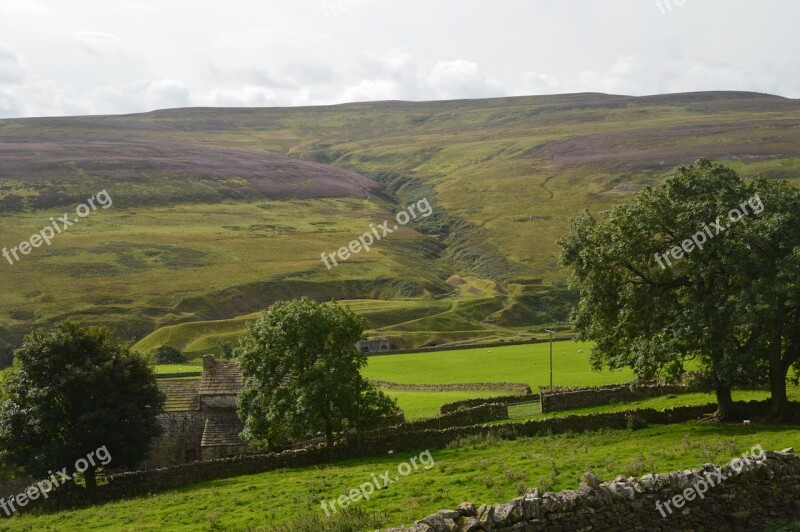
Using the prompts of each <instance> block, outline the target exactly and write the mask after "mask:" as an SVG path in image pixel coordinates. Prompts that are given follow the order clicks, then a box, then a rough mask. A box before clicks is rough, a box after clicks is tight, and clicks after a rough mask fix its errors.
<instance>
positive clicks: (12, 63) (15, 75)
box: [0, 42, 24, 85]
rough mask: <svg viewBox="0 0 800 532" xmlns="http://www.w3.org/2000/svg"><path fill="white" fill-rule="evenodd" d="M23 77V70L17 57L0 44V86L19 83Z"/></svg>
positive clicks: (8, 48) (9, 49)
mask: <svg viewBox="0 0 800 532" xmlns="http://www.w3.org/2000/svg"><path fill="white" fill-rule="evenodd" d="M23 77H24V69H23V66H22V60H21V59H20V57H19V55H17V53H16V52H14V50H12V49H11V48H10V47H9V46H8V45H6V44H3V43H1V42H0V85H3V84H16V83H21V82H22V79H23Z"/></svg>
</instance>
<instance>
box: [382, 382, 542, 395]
mask: <svg viewBox="0 0 800 532" xmlns="http://www.w3.org/2000/svg"><path fill="white" fill-rule="evenodd" d="M369 382H370V383H372V384H374V385H375V386H377V387H379V388H385V389H387V390H403V391H409V392H461V391H468V392H497V391H502V392H511V393H514V394H516V395H530V394H532V393H533V392H532V391H531V387H530V386H528V385H527V384H525V383H522V382H464V383H455V384H404V383H399V382H389V381H378V380H370V381H369Z"/></svg>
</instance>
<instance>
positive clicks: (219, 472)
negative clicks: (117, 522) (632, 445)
mask: <svg viewBox="0 0 800 532" xmlns="http://www.w3.org/2000/svg"><path fill="white" fill-rule="evenodd" d="M716 406H717V405H716V404H713V403H710V404H706V405H700V406H684V407H677V408H668V409H666V410H664V411H663V412H659V411H657V410H654V409H651V408H648V409H640V410H630V411H624V412H614V413H609V414H591V415H584V416H566V417H562V418H549V419H543V420H537V421H526V422H523V423H503V424H498V425H473V426H471V427H455V428H449V429H443V430H430V429H429V430H422V431H418V432H408V431H399V432H398V433H392V432H386V433H383V434H378V433H371V434H370V435H369V437H366V438H364V440H363V441H362V442H361V445H360V446H359V447H355V446H349V445H336V446H334V447H333V448H331V449H328V448H326V447H325V446H313V447H308V448H305V449H299V450H290V451H284V452H281V453H269V454H253V455H247V456H240V457H235V458H225V459H221V460H210V461H208V462H194V463H191V464H183V465H177V466H172V467H167V468H163V469H151V470H148V471H135V472H130V473H121V474H117V475H112V476H110V477H108V484H106V485H102V486H99V487H98V488H97V489H96V490H94V492H92V493H88V492H86V491H85V490H84V489H83V488H80V487H77V486H75V485H71V484H70V485H65V486H63V489H62V487H59V488H57V489H56V490H54V491H53V492H51V493H50V497H49V498H47V499H41V498H40V499H38V500H37V501H36V504H29V505H28V506H26V507H24V508H21V509H20V511H21V512H29V511H34V510H36V509H41V510H45V511H50V510H57V509H66V508H74V507H79V506H85V505H89V504H97V503H100V502H105V501H111V500H118V499H123V498H126V497H135V496H141V495H147V494H151V493H157V492H159V491H165V490H169V489H174V488H177V487H180V486H185V485H188V484H195V483H198V482H205V481H209V480H216V479H222V478H231V477H237V476H241V475H252V474H256V473H263V472H266V471H274V470H276V469H284V468H297V467H305V466H311V465H320V464H326V463H331V462H333V461H336V460H342V459H346V458H356V457H367V456H380V455H384V454H385V453H387V452H388V451H390V450H391V451H418V450H420V449H440V448H443V447H444V446H445V445H447V444H448V443H451V442H453V441H456V440H458V439H460V438H464V437H471V436H488V435H490V434H491V435H493V436H494V437H496V438H498V439H504V438H507V437H515V438H516V437H528V436H537V435H543V434H563V433H565V432H588V431H596V430H600V429H624V428H626V417H627V416H628V415H630V414H636V415H637V416H639V417H641V418H644V419H645V420H647V422H648V423H651V424H668V423H682V422H685V421H689V420H694V419H698V418H699V417H702V416H704V415H708V414H711V413H713V412H714V411H715V410H716ZM736 408H737V409H738V411H739V412H741V413H742V414H745V415H748V416H751V417H753V418H757V417H759V416H765V415H766V414H767V413H768V412H769V401H750V402H737V403H736ZM791 409H792V412H791V415H792V416H793V417H799V416H800V405H798V404H796V403H792V405H791ZM0 515H2V514H0Z"/></svg>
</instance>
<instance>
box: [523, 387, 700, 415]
mask: <svg viewBox="0 0 800 532" xmlns="http://www.w3.org/2000/svg"><path fill="white" fill-rule="evenodd" d="M689 392H690V389H689V388H688V387H686V386H680V385H673V386H669V385H633V384H612V385H610V386H595V387H590V388H559V387H553V388H550V387H544V386H543V387H541V388H539V400H540V402H541V404H542V413H545V412H555V411H558V410H569V409H572V408H583V407H587V406H599V405H604V404H608V403H611V402H618V403H626V402H630V401H639V400H642V399H649V398H651V397H659V396H662V395H670V394H683V393H689Z"/></svg>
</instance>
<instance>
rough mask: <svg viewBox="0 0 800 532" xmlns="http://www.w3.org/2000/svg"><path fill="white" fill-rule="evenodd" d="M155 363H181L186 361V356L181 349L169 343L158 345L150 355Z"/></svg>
mask: <svg viewBox="0 0 800 532" xmlns="http://www.w3.org/2000/svg"><path fill="white" fill-rule="evenodd" d="M150 356H151V358H152V360H153V363H154V364H180V363H182V362H186V357H185V356H184V355H183V353H181V351H180V349H176V348H175V347H172V346H169V345H162V346H161V347H157V348H156V349H155V350H154V351H153V353H152V355H150Z"/></svg>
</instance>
